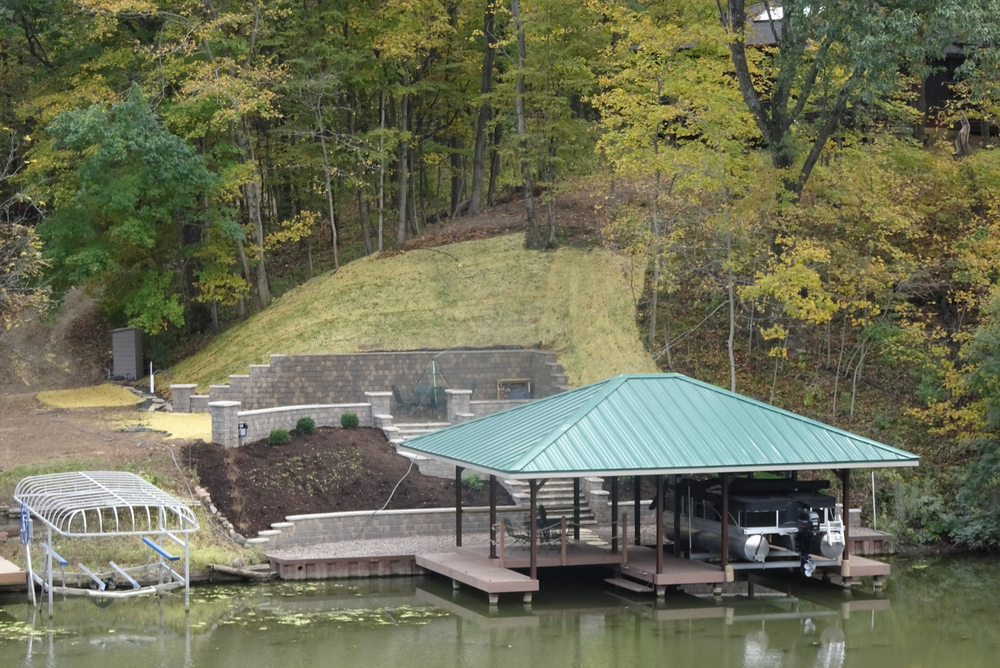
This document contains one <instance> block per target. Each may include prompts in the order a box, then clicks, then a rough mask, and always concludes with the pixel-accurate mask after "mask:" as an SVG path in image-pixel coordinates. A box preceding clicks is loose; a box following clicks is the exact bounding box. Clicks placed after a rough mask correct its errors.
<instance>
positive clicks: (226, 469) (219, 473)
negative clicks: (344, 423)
mask: <svg viewBox="0 0 1000 668" xmlns="http://www.w3.org/2000/svg"><path fill="white" fill-rule="evenodd" d="M184 460H185V462H186V463H187V464H188V465H189V466H190V467H191V468H193V469H194V470H195V471H196V472H197V474H198V478H199V480H200V482H201V485H202V486H203V487H205V488H206V489H207V490H208V492H209V493H210V494H211V495H212V502H213V503H214V504H215V505H216V507H217V508H218V509H219V510H220V511H221V512H222V514H223V515H224V516H225V517H226V518H227V519H228V520H229V521H230V522H232V523H233V525H234V526H236V527H237V530H239V531H240V532H241V533H243V534H244V535H247V536H254V535H256V534H257V532H258V531H261V530H263V529H270V528H271V524H272V523H274V522H282V521H284V519H285V517H286V516H288V515H303V514H308V513H329V512H345V511H354V510H377V509H379V508H381V507H382V506H383V505H384V504H385V502H386V499H388V498H389V494H390V493H391V492H392V489H393V487H395V486H396V483H397V482H399V480H400V479H401V478H402V477H403V475H404V474H405V473H406V471H407V469H408V468H409V467H410V462H409V460H408V459H407V458H405V457H403V456H402V455H399V454H397V453H396V451H395V449H394V448H393V447H392V445H391V444H390V443H389V442H388V441H387V440H386V439H385V436H384V435H383V433H382V432H381V431H380V430H377V429H364V428H359V429H337V428H330V427H327V428H320V429H317V430H316V433H314V434H312V435H309V436H306V435H300V434H294V433H293V438H292V442H291V443H289V444H287V445H280V446H275V445H270V444H269V443H268V442H267V441H258V442H256V443H249V444H246V445H244V446H243V447H241V448H230V449H225V448H222V447H220V446H218V445H214V444H208V443H197V444H193V445H189V446H187V447H186V448H185V450H184ZM483 483H484V484H483V487H482V489H481V490H479V491H474V490H472V489H469V488H468V487H465V489H463V491H462V503H463V504H464V505H467V506H486V505H489V478H488V477H485V476H484V479H483ZM497 503H498V504H500V505H504V504H510V503H512V501H511V499H510V496H509V495H508V494H507V492H506V490H504V489H503V488H502V487H500V486H499V485H498V486H497ZM454 505H455V482H454V480H446V479H443V478H431V477H428V476H425V475H422V474H421V473H420V472H419V471H418V470H417V467H416V465H414V466H413V470H412V471H410V474H409V475H408V476H407V477H406V478H405V479H404V480H403V481H402V482H401V483H400V484H399V488H398V489H396V492H395V494H393V496H392V500H391V501H390V503H389V505H388V506H387V507H386V509H387V510H393V509H404V508H448V507H454Z"/></svg>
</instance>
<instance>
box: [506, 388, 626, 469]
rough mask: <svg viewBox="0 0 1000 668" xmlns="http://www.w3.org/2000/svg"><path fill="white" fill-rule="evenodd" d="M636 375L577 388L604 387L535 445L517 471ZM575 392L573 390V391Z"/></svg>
mask: <svg viewBox="0 0 1000 668" xmlns="http://www.w3.org/2000/svg"><path fill="white" fill-rule="evenodd" d="M633 375H635V374H619V375H617V376H612V377H611V378H606V379H605V380H602V381H598V382H597V383H592V384H590V385H584V386H583V387H580V388H577V389H578V390H583V389H585V388H592V387H594V385H603V387H602V388H601V389H599V390H598V391H597V392H595V393H594V394H593V395H591V397H590V398H589V399H587V401H585V402H584V403H583V405H582V406H580V407H579V408H577V409H576V410H575V411H573V413H571V414H570V416H569V418H568V419H567V420H565V421H564V422H563V423H562V424H561V425H559V428H558V429H555V430H553V431H552V432H550V433H549V434H547V435H546V436H545V438H543V439H542V440H540V441H539V442H538V443H536V444H535V445H534V447H532V448H531V449H530V450H528V452H526V453H524V455H522V456H521V458H520V459H518V460H517V461H516V462H515V463H514V468H515V469H523V468H524V467H526V466H527V465H528V464H530V463H531V462H532V461H534V460H535V459H536V458H537V457H538V456H539V455H541V454H542V453H543V452H545V450H546V449H547V448H548V447H549V446H551V445H552V444H553V443H555V442H556V441H557V440H558V439H559V438H560V437H561V436H562V435H563V434H565V433H566V432H567V431H569V430H570V428H572V427H573V425H575V424H576V423H577V422H579V421H580V420H582V419H583V418H584V416H586V415H587V414H588V413H589V412H590V411H592V410H594V409H595V408H596V407H597V406H599V405H600V403H601V402H602V401H604V399H606V398H607V396H608V395H609V394H611V392H613V391H614V390H616V389H618V388H619V387H621V386H622V385H623V384H624V383H625V382H626V381H628V380H629V379H630V378H631V377H633ZM571 391H573V390H571Z"/></svg>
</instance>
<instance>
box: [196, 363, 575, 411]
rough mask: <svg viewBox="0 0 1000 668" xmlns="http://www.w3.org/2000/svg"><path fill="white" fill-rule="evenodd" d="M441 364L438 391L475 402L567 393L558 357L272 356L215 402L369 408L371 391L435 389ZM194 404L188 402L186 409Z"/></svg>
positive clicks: (216, 394)
mask: <svg viewBox="0 0 1000 668" xmlns="http://www.w3.org/2000/svg"><path fill="white" fill-rule="evenodd" d="M431 360H434V362H435V364H436V367H437V369H438V374H439V375H438V383H439V384H442V385H445V386H447V387H456V388H464V389H474V393H473V395H472V397H471V399H472V400H474V401H476V400H486V401H492V400H497V399H499V397H498V396H497V383H498V381H501V380H512V379H524V380H528V381H530V383H531V398H533V399H539V398H542V397H547V396H550V395H553V394H556V393H558V392H561V391H563V390H565V389H568V387H567V385H566V376H565V375H564V374H563V371H562V367H561V366H560V365H559V363H558V360H557V358H556V354H555V353H550V352H545V351H541V350H533V349H527V350H526V349H520V348H518V349H497V350H445V351H435V350H426V351H423V350H422V351H410V352H385V353H351V354H336V355H334V354H331V355H271V363H270V364H251V365H250V373H249V374H241V375H232V376H230V377H229V384H228V385H212V386H211V388H210V397H211V401H212V402H217V401H239V402H240V404H241V406H242V408H243V409H244V410H256V409H260V408H271V407H274V406H301V405H306V404H335V403H344V402H360V401H364V400H365V397H364V390H365V389H366V388H368V389H370V388H385V389H387V390H388V389H390V388H391V387H392V386H393V385H395V386H397V387H398V388H399V389H400V391H401V392H403V393H408V392H409V391H411V390H412V389H413V388H415V387H417V386H418V384H422V383H427V384H430V382H431V379H430V377H429V374H428V372H427V368H428V365H429V364H430V362H431ZM189 402H190V400H189V399H186V404H188V403H189Z"/></svg>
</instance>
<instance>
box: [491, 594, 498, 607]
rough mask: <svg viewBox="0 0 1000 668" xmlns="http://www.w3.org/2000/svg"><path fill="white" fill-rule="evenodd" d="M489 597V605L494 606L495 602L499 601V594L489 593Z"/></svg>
mask: <svg viewBox="0 0 1000 668" xmlns="http://www.w3.org/2000/svg"><path fill="white" fill-rule="evenodd" d="M489 597H490V607H491V608H494V607H496V605H497V603H499V602H500V594H489Z"/></svg>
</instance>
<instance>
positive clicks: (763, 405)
mask: <svg viewBox="0 0 1000 668" xmlns="http://www.w3.org/2000/svg"><path fill="white" fill-rule="evenodd" d="M671 375H675V376H677V377H679V378H680V379H682V380H685V381H687V382H690V383H693V384H695V385H701V386H702V387H704V388H706V389H709V390H712V391H713V392H716V393H719V394H722V395H724V396H727V397H731V398H733V399H737V400H739V401H742V402H745V403H750V404H753V405H755V406H759V407H760V408H762V409H764V410H769V411H772V412H775V413H778V414H780V415H781V416H782V417H790V418H794V419H796V420H798V421H799V422H804V423H806V424H809V425H811V426H813V427H819V428H821V429H824V430H826V431H832V432H836V433H838V434H840V435H841V436H846V437H848V438H854V439H858V440H861V441H864V442H865V443H867V444H868V445H872V446H875V447H876V448H879V449H888V450H892V451H893V452H896V453H901V454H906V455H909V454H912V453H908V452H906V451H905V450H901V449H900V448H897V447H895V446H892V445H889V444H887V443H881V442H879V441H876V440H875V439H873V438H869V437H867V436H862V435H861V434H855V433H854V432H851V431H847V430H846V429H841V428H840V427H835V426H834V425H832V424H827V423H825V422H820V421H819V420H814V419H812V418H809V417H806V416H805V415H799V414H798V413H795V412H793V411H790V410H788V409H786V408H779V407H778V406H775V405H774V404H769V403H767V402H766V401H762V400H760V399H754V398H753V397H748V396H746V395H745V394H739V393H738V392H733V391H732V390H727V389H726V388H724V387H719V386H718V385H713V384H711V383H706V382H705V381H703V380H698V379H697V378H692V377H691V376H685V375H684V374H671Z"/></svg>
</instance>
